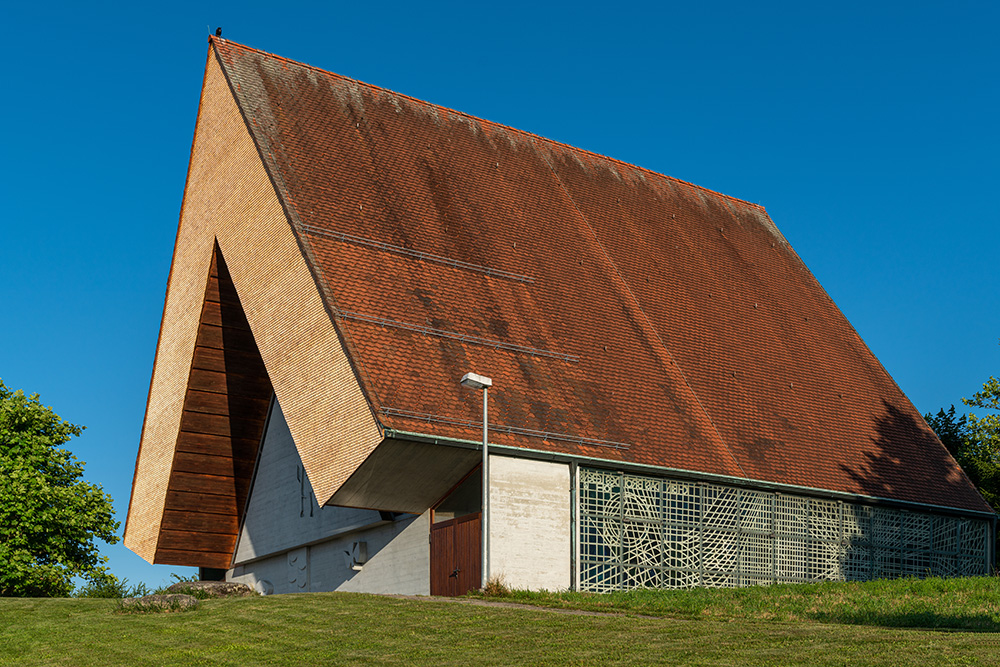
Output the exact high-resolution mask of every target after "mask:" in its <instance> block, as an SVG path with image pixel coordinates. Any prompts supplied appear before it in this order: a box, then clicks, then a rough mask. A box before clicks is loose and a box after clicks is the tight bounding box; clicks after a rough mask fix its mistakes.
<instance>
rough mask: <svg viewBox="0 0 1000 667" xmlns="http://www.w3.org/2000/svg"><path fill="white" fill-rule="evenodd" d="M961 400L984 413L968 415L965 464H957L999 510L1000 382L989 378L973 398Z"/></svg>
mask: <svg viewBox="0 0 1000 667" xmlns="http://www.w3.org/2000/svg"><path fill="white" fill-rule="evenodd" d="M962 402H963V403H965V405H967V406H969V407H970V408H982V409H984V410H987V411H988V412H986V413H979V415H982V416H979V415H977V414H976V413H974V412H972V411H970V412H969V416H968V418H967V425H966V428H967V431H968V436H967V438H966V446H965V450H964V452H963V459H964V460H965V461H966V463H965V464H962V462H961V461H959V463H960V464H961V465H962V467H963V468H964V469H965V471H966V473H968V474H969V477H971V478H974V479H977V480H979V481H978V482H976V486H977V487H979V492H980V493H982V494H983V497H984V498H985V499H986V501H987V502H988V503H989V504H990V505H992V506H993V509H995V510H998V511H1000V415H998V414H996V412H997V411H1000V381H998V380H997V379H996V378H995V377H992V376H991V377H990V379H989V380H987V381H986V383H985V384H983V388H982V390H981V391H977V392H976V393H975V394H973V395H972V398H963V399H962Z"/></svg>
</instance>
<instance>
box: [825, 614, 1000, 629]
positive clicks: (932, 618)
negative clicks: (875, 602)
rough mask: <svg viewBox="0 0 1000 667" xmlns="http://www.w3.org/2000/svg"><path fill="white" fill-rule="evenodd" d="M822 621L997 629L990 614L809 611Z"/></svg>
mask: <svg viewBox="0 0 1000 667" xmlns="http://www.w3.org/2000/svg"><path fill="white" fill-rule="evenodd" d="M810 617H811V618H812V619H813V620H816V621H819V622H821V623H832V624H840V625H845V624H846V625H867V626H880V627H884V628H911V629H914V630H948V631H953V632H1000V623H998V622H997V621H996V619H994V618H993V617H992V616H990V615H989V614H942V613H938V612H932V611H923V612H895V613H887V612H870V611H858V612H817V613H813V614H810Z"/></svg>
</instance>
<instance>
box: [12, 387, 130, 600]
mask: <svg viewBox="0 0 1000 667" xmlns="http://www.w3.org/2000/svg"><path fill="white" fill-rule="evenodd" d="M82 431H83V427H82V426H77V425H75V424H71V423H69V422H67V421H63V420H62V418H60V417H59V416H58V415H57V414H56V413H55V412H53V411H52V408H49V407H45V406H43V405H42V404H41V403H40V402H39V400H38V394H34V395H32V396H25V395H24V392H23V391H12V390H11V389H8V388H7V387H6V386H5V385H4V384H3V382H2V381H0V596H15V597H54V596H66V595H68V594H69V593H70V591H72V590H73V581H72V580H73V578H74V577H82V578H84V579H86V580H89V581H90V582H92V583H98V584H99V583H106V582H110V581H114V580H115V578H114V576H113V575H111V574H110V573H109V572H108V571H107V567H106V566H105V563H107V560H108V559H107V558H106V557H104V556H101V555H100V552H99V551H98V548H97V545H96V544H95V539H101V540H104V541H105V542H107V543H109V544H114V543H116V542H117V541H118V536H117V535H116V531H117V530H118V526H119V523H118V522H117V521H115V520H114V509H113V508H112V505H111V497H110V496H109V495H108V494H106V493H105V492H104V490H103V489H102V488H101V487H100V486H99V485H95V484H89V483H87V482H85V481H83V479H82V477H83V466H84V464H83V462H81V461H78V460H77V458H76V457H75V456H73V454H71V453H70V452H69V451H68V450H66V449H63V448H62V445H65V444H66V443H67V442H69V440H70V438H72V437H73V436H79V435H80V433H81V432H82Z"/></svg>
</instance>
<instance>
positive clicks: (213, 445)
mask: <svg viewBox="0 0 1000 667" xmlns="http://www.w3.org/2000/svg"><path fill="white" fill-rule="evenodd" d="M271 392H272V389H271V382H270V380H269V379H268V376H267V371H266V370H265V369H264V362H263V361H262V360H261V356H260V353H259V352H258V351H257V345H256V344H255V342H254V338H253V334H252V333H251V332H250V326H249V324H248V323H247V319H246V316H245V315H244V313H243V308H242V307H241V306H240V301H239V298H238V297H237V295H236V288H235V287H234V285H233V281H232V279H231V278H230V276H229V271H228V270H227V269H226V263H225V260H224V259H223V258H222V254H221V253H220V252H219V248H218V246H216V247H215V252H214V255H213V258H212V266H211V269H210V275H209V278H208V286H207V288H206V290H205V299H204V302H203V304H202V312H201V323H200V325H199V329H198V340H197V344H196V347H195V352H194V358H193V360H192V363H191V373H190V376H189V379H188V387H187V393H186V395H185V398H184V409H183V412H182V415H181V428H180V433H179V435H178V438H177V446H176V449H175V453H174V459H173V466H172V469H171V473H170V481H169V482H168V487H167V498H166V507H165V509H164V513H163V521H162V523H161V525H160V532H159V538H158V540H157V547H156V556H155V558H154V561H153V562H155V563H168V564H171V565H194V566H200V567H215V568H228V567H229V563H230V559H231V557H232V554H233V549H234V548H235V546H236V538H237V535H238V530H239V523H240V513H241V512H242V511H243V508H244V505H245V502H246V497H247V493H248V492H249V488H250V478H251V475H252V474H253V466H254V459H255V457H256V455H257V446H258V443H259V442H260V438H261V435H262V432H263V429H264V421H265V419H266V417H267V407H268V403H269V401H270V397H271Z"/></svg>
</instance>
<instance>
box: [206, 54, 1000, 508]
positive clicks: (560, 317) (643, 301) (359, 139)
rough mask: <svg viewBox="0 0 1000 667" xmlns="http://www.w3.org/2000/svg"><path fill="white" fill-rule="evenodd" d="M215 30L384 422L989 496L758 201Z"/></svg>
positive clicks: (797, 476) (897, 493)
mask: <svg viewBox="0 0 1000 667" xmlns="http://www.w3.org/2000/svg"><path fill="white" fill-rule="evenodd" d="M213 43H214V47H215V49H216V52H217V53H218V55H219V58H220V61H221V62H222V63H223V68H224V70H225V72H226V76H227V77H228V79H229V82H230V85H231V87H232V89H233V91H234V94H235V96H236V99H237V101H238V103H239V106H240V109H241V110H242V112H243V114H244V117H245V118H246V120H247V124H248V127H250V128H251V132H252V134H253V136H254V138H255V140H256V142H257V145H258V148H259V150H260V152H261V155H262V157H263V158H264V161H265V164H266V165H267V167H268V172H269V174H271V176H272V179H273V181H274V183H275V185H276V188H277V190H278V192H279V194H280V196H281V198H282V200H283V201H284V202H285V206H286V210H287V212H288V214H289V218H290V220H291V223H292V225H293V227H294V228H295V230H296V231H297V233H298V235H299V238H300V240H301V243H302V246H303V249H304V250H305V252H306V254H307V256H308V257H309V259H310V262H311V266H312V267H313V270H314V271H315V273H316V275H317V276H318V278H319V281H320V282H321V284H322V288H323V291H324V295H325V297H326V300H327V304H328V306H329V308H330V311H331V312H332V313H333V314H334V315H335V317H336V320H337V326H338V330H339V331H340V332H341V334H342V337H343V339H344V341H345V343H346V346H347V348H348V350H349V354H350V357H351V359H352V361H353V363H354V365H355V368H356V370H357V372H358V376H359V378H360V382H361V384H362V387H363V389H364V393H365V396H366V397H367V399H368V401H369V402H370V404H371V405H372V408H373V411H374V412H375V414H376V416H377V418H378V420H379V421H380V423H381V424H382V425H384V426H387V427H390V428H393V429H399V430H405V431H417V432H422V433H434V434H438V435H445V436H454V437H460V438H466V439H474V433H475V426H474V425H473V424H472V422H475V421H476V420H477V415H478V410H479V408H478V403H477V398H476V397H475V396H473V395H470V392H465V391H463V390H462V389H461V388H459V387H458V385H457V382H456V379H457V378H458V377H460V376H461V375H462V373H464V372H465V371H468V370H476V371H479V372H482V373H486V374H489V375H491V376H492V377H493V378H494V380H495V389H494V391H493V392H492V399H491V400H492V401H493V410H494V412H493V415H494V417H493V418H491V422H492V421H494V420H495V422H496V423H497V425H498V426H500V427H501V431H498V432H496V435H495V439H496V440H497V441H498V442H499V443H501V444H510V445H514V446H525V447H531V448H534V449H553V450H558V451H564V452H571V453H580V454H586V455H591V456H598V457H600V458H605V459H620V460H624V461H631V462H636V463H645V464H653V465H663V466H669V467H673V468H682V469H690V470H697V471H703V472H711V473H719V474H725V475H733V476H740V477H748V478H753V479H760V480H768V481H774V482H781V483H787V484H795V485H800V486H806V487H816V488H826V489H833V490H841V491H847V492H854V493H861V494H865V495H876V496H887V497H892V498H897V499H903V500H912V501H917V502H928V503H932V504H940V505H952V506H958V507H965V508H969V509H977V510H982V509H985V505H984V503H983V501H982V500H981V498H980V497H979V496H978V494H977V493H976V492H975V490H974V489H973V488H972V487H971V485H970V484H969V483H968V481H967V479H966V478H965V477H964V475H962V473H961V472H960V470H959V469H958V467H957V466H956V465H955V464H954V462H953V461H952V460H951V459H950V457H949V456H948V455H947V453H946V452H945V451H944V449H943V447H942V446H941V445H940V443H938V442H937V440H936V438H935V437H934V435H933V433H932V432H930V431H929V429H928V428H927V427H926V425H925V424H924V422H923V420H922V418H921V416H920V414H919V413H918V412H917V411H916V410H915V409H914V407H913V405H912V404H911V403H910V402H909V401H908V400H907V399H906V397H905V396H904V395H903V393H902V392H901V391H900V390H899V388H898V387H897V386H896V384H895V383H894V382H893V381H892V379H891V378H890V377H889V375H888V374H887V373H886V372H885V370H884V369H883V368H882V366H881V365H880V364H879V363H878V361H877V360H876V359H875V357H874V356H873V355H872V354H871V352H870V351H869V350H868V348H867V347H866V346H865V344H864V343H863V342H862V341H861V339H860V337H859V336H858V335H857V333H856V332H855V331H854V329H853V328H852V327H851V326H850V324H849V323H848V322H847V320H846V319H845V318H844V316H843V315H842V314H841V313H840V311H839V310H838V309H837V307H836V305H835V304H834V303H833V302H832V300H831V299H830V298H829V297H828V296H827V294H826V293H825V292H824V291H823V289H822V288H821V287H820V285H819V284H818V283H817V282H816V280H815V279H814V278H813V276H812V275H811V274H810V273H809V271H808V269H806V267H805V266H804V265H803V263H802V262H801V260H800V259H799V257H798V256H797V255H796V254H795V253H794V251H793V250H792V249H791V247H790V246H789V245H788V243H787V242H786V240H785V239H784V238H783V237H782V235H781V234H780V233H779V232H778V230H777V228H776V227H775V226H774V224H773V223H772V222H771V220H770V219H769V217H768V216H767V214H766V212H765V211H764V209H763V208H762V207H760V206H757V205H754V204H750V203H747V202H744V201H740V200H737V199H734V198H732V197H727V196H724V195H720V194H718V193H714V192H711V191H709V190H706V189H704V188H700V187H697V186H694V185H691V184H688V183H684V182H682V181H679V180H677V179H673V178H669V177H666V176H662V175H660V174H656V173H652V172H650V171H647V170H644V169H641V168H638V167H635V166H632V165H628V164H624V163H622V162H618V161H615V160H612V159H609V158H606V157H603V156H599V155H595V154H593V153H589V152H586V151H583V150H580V149H576V148H572V147H569V146H565V145H562V144H558V143H556V142H553V141H549V140H546V139H543V138H540V137H536V136H533V135H530V134H527V133H524V132H520V131H517V130H514V129H511V128H508V127H504V126H501V125H498V124H496V123H491V122H489V121H484V120H481V119H477V118H473V117H470V116H468V115H465V114H462V113H457V112H454V111H451V110H448V109H444V108H441V107H437V106H434V105H431V104H427V103H425V102H421V101H419V100H415V99H413V98H410V97H406V96H404V95H399V94H396V93H392V92H390V91H387V90H384V89H381V88H377V87H375V86H370V85H366V84H362V83H359V82H357V81H353V80H350V79H347V78H344V77H342V76H338V75H336V74H332V73H329V72H324V71H321V70H318V69H315V68H312V67H309V66H306V65H302V64H298V63H294V62H291V61H288V60H285V59H282V58H279V57H276V56H273V55H270V54H266V53H263V52H261V51H257V50H254V49H250V48H247V47H245V46H241V45H238V44H235V43H233V42H230V41H224V40H215V41H214V42H213ZM503 426H509V427H511V429H509V430H508V431H507V432H502V427H503ZM528 432H531V433H532V434H528ZM534 433H548V434H549V436H548V437H547V438H546V437H541V436H536V435H534ZM613 443H618V444H617V445H615V444H613Z"/></svg>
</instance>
